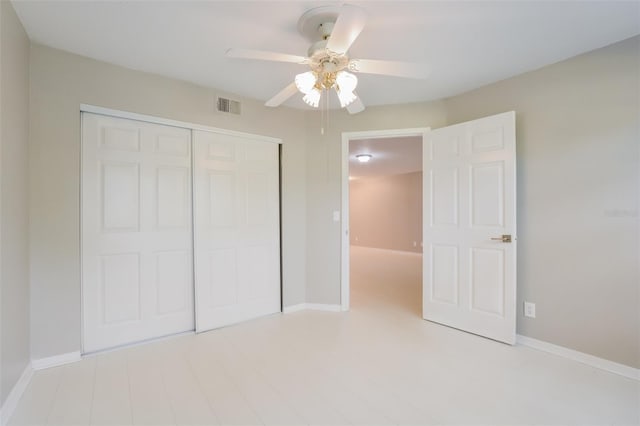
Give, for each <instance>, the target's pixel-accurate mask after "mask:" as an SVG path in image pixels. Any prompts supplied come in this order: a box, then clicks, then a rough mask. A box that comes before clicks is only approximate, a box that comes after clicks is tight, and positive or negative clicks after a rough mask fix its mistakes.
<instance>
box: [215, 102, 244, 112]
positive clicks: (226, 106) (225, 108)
mask: <svg viewBox="0 0 640 426" xmlns="http://www.w3.org/2000/svg"><path fill="white" fill-rule="evenodd" d="M217 108H218V111H220V112H229V113H231V114H240V102H238V101H232V100H231V99H226V98H218V103H217Z"/></svg>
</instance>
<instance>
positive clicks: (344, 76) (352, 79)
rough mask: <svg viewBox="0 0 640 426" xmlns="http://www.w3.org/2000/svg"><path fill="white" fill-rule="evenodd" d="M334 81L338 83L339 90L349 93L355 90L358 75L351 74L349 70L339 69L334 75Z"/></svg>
mask: <svg viewBox="0 0 640 426" xmlns="http://www.w3.org/2000/svg"><path fill="white" fill-rule="evenodd" d="M336 83H337V84H338V88H339V89H340V92H347V93H350V92H353V91H354V90H356V86H357V85H358V77H356V76H355V75H353V74H351V73H350V72H346V71H340V72H339V73H338V75H337V76H336Z"/></svg>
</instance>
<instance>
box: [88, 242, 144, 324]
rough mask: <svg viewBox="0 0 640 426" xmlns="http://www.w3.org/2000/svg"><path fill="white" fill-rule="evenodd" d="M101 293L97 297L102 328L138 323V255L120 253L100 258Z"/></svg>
mask: <svg viewBox="0 0 640 426" xmlns="http://www.w3.org/2000/svg"><path fill="white" fill-rule="evenodd" d="M101 260H102V262H101V266H102V268H101V272H102V274H101V277H100V278H101V280H100V281H101V284H102V285H101V287H102V288H101V292H100V293H99V298H100V302H99V304H100V307H101V312H102V318H103V321H102V325H103V326H110V325H114V324H118V325H120V324H121V323H123V322H131V321H139V320H140V319H141V317H142V313H141V311H140V290H141V285H140V254H139V253H123V254H113V255H108V256H102V258H101Z"/></svg>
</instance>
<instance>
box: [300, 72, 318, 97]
mask: <svg viewBox="0 0 640 426" xmlns="http://www.w3.org/2000/svg"><path fill="white" fill-rule="evenodd" d="M317 81H318V76H317V75H316V73H314V72H313V71H307V72H303V73H302V74H298V75H296V78H295V83H296V87H297V88H298V90H299V91H300V93H304V94H305V95H306V94H308V93H309V92H311V91H312V90H313V86H315V85H316V82H317Z"/></svg>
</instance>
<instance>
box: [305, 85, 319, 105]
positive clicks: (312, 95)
mask: <svg viewBox="0 0 640 426" xmlns="http://www.w3.org/2000/svg"><path fill="white" fill-rule="evenodd" d="M320 95H321V93H320V91H319V90H318V89H316V88H313V89H311V90H310V91H309V93H307V94H306V95H304V97H303V98H302V100H303V101H304V102H305V103H306V104H307V105H309V106H312V107H314V108H318V105H320Z"/></svg>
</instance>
